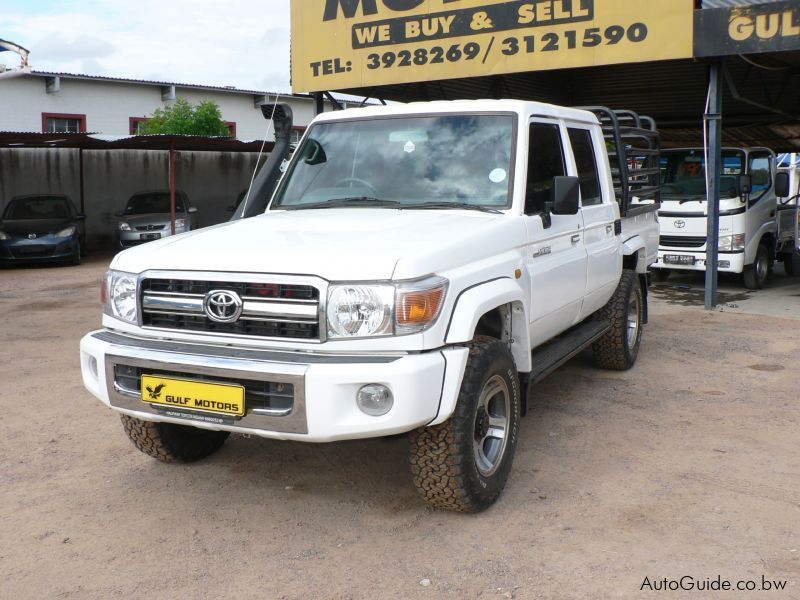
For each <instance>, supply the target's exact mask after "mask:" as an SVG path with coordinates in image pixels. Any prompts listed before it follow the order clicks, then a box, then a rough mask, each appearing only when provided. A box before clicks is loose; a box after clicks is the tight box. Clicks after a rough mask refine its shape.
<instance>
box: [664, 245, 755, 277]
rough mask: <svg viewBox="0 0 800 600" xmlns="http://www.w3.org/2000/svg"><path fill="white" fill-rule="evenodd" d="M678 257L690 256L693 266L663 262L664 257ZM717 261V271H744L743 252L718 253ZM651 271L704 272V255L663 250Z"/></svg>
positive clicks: (678, 250) (676, 250)
mask: <svg viewBox="0 0 800 600" xmlns="http://www.w3.org/2000/svg"><path fill="white" fill-rule="evenodd" d="M667 254H670V255H678V256H691V257H693V258H694V262H693V264H683V265H681V264H673V263H667V262H665V261H664V256H665V255H667ZM717 260H718V261H719V267H718V269H717V270H718V271H720V272H725V273H741V272H743V271H744V252H720V253H719V256H718V258H717ZM650 267H651V268H653V269H674V270H676V271H705V270H706V253H705V251H703V252H691V251H689V250H681V249H678V248H675V249H665V250H659V251H658V260H657V261H656V262H654V263H653V264H652V265H650Z"/></svg>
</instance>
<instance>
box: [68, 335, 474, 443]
mask: <svg viewBox="0 0 800 600" xmlns="http://www.w3.org/2000/svg"><path fill="white" fill-rule="evenodd" d="M467 354H468V350H467V349H466V348H447V349H441V350H435V351H430V352H424V353H419V354H394V355H364V356H357V355H338V356H337V355H332V354H327V355H320V354H310V353H301V352H286V351H267V350H256V349H245V348H239V347H236V348H234V347H230V346H204V345H197V344H185V343H177V342H169V341H163V340H156V339H150V338H138V337H132V336H128V335H121V334H118V333H114V332H111V331H108V330H100V331H95V332H92V333H90V334H87V335H86V336H84V338H83V339H82V340H81V371H82V373H83V382H84V385H85V386H86V388H87V389H88V390H89V391H90V392H91V393H92V394H94V395H95V396H96V397H97V398H99V399H100V400H101V401H102V402H103V403H105V404H106V405H107V406H109V407H111V408H112V409H114V410H117V411H119V412H121V413H125V414H128V415H131V416H134V417H138V418H140V419H144V420H148V421H161V422H168V423H176V424H180V425H192V426H195V427H199V428H203V429H213V430H224V431H232V432H238V433H247V434H252V435H257V436H261V437H267V438H276V439H288V440H297V441H307V442H330V441H335V440H346V439H358V438H368V437H380V436H386V435H394V434H398V433H405V432H407V431H410V430H412V429H414V428H416V427H419V426H422V425H426V424H430V423H432V422H441V421H442V420H444V419H446V418H447V417H449V414H443V412H444V411H452V407H453V406H454V405H455V400H456V397H457V395H458V390H459V387H460V385H461V376H462V374H463V370H464V365H465V364H466V360H467ZM120 369H128V370H129V371H130V370H131V369H135V370H136V371H135V372H136V373H139V372H141V373H148V372H169V373H177V374H179V375H180V376H181V377H183V378H186V379H192V378H193V376H194V377H195V378H202V377H205V378H214V379H215V380H217V381H230V382H232V383H238V382H240V381H243V380H244V381H248V382H270V383H282V384H291V385H292V387H293V390H294V392H293V393H294V402H293V404H292V408H291V411H290V412H288V413H287V414H282V415H277V414H270V411H268V410H266V411H260V410H259V411H257V410H249V409H248V411H247V413H246V414H245V416H244V417H241V418H238V417H237V418H226V419H221V418H220V419H217V418H216V415H213V414H211V415H209V414H202V413H200V412H199V411H195V412H194V413H191V415H186V414H184V415H180V414H176V413H175V412H174V411H169V410H165V409H163V408H160V409H159V408H157V407H155V406H154V405H151V404H148V403H145V402H143V401H142V400H141V398H140V395H139V394H138V393H137V392H136V390H131V389H130V386H126V385H121V384H120V381H118V379H120V380H121V379H122V378H121V377H118V373H119V371H120ZM368 383H380V384H383V385H386V386H388V387H389V388H390V389H391V390H392V393H393V395H394V406H393V407H392V409H391V410H390V411H389V412H388V413H387V414H385V415H383V416H380V417H372V416H368V415H366V414H364V413H363V412H361V411H360V410H359V409H358V406H357V405H356V394H357V392H358V390H359V389H360V388H361V387H362V386H363V385H366V384H368ZM195 419H202V420H195Z"/></svg>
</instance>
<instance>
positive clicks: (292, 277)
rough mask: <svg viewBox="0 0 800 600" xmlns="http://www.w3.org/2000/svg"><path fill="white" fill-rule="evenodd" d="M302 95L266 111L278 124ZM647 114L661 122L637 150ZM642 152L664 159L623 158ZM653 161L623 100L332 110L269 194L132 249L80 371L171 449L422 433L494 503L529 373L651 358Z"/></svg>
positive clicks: (170, 454) (433, 494)
mask: <svg viewBox="0 0 800 600" xmlns="http://www.w3.org/2000/svg"><path fill="white" fill-rule="evenodd" d="M287 111H288V109H285V110H284V109H282V110H280V111H276V112H275V113H274V114H273V115H272V118H273V119H277V120H276V132H277V135H278V137H279V139H280V140H283V138H284V137H286V138H287V139H288V133H287V132H288V131H290V129H291V128H290V124H291V118H290V113H289V112H287ZM287 114H288V116H287ZM598 115H599V117H600V120H598ZM287 120H288V122H287ZM620 120H623V121H625V123H626V128H625V129H624V131H623V128H622V127H621V126H620V123H619V121H620ZM631 132H632V133H633V134H635V138H636V139H638V140H640V141H641V140H645V143H644V145H641V146H640V148H639V149H638V150H636V155H635V156H633V157H631V156H628V155H627V154H625V152H626V151H627V150H628V149H630V148H631V147H632V146H631V144H629V143H627V141H626V140H625V139H623V138H624V134H625V133H631ZM279 145H280V144H279ZM607 146H608V147H611V148H612V149H613V156H612V161H613V163H614V164H615V165H621V168H619V166H617V167H615V168H614V169H613V170H612V167H611V163H610V162H609V156H608V153H607ZM278 154H279V153H277V152H276V156H275V157H274V160H273V159H272V158H271V159H270V160H271V161H273V164H277V163H278V162H279V161H281V160H282V159H283V157H282V156H280V155H278ZM637 161H638V162H639V163H641V165H644V166H646V167H647V168H648V169H649V171H647V172H645V171H644V170H641V171H639V172H638V174H637V173H628V164H629V163H631V164H633V163H636V162H637ZM657 161H658V135H657V132H656V131H655V127H654V125H653V124H652V122H650V121H647V120H646V119H640V118H639V117H638V116H636V115H635V114H633V113H625V114H621V113H619V114H618V113H614V112H613V111H609V110H607V109H594V112H592V111H587V110H577V109H571V108H564V107H558V106H552V105H548V104H540V103H535V102H521V101H510V100H501V101H494V100H492V101H489V100H487V101H455V102H432V103H419V104H409V105H392V106H386V107H370V108H363V109H354V110H347V111H342V112H336V113H326V114H324V115H320V116H319V117H317V118H316V119H315V120H314V121H313V123H312V124H311V126H310V127H309V128H308V130H307V132H306V134H305V136H304V138H303V139H302V141H301V142H300V145H299V146H298V148H297V150H296V151H295V152H294V155H293V156H292V158H291V161H290V163H289V164H288V167H287V168H286V169H285V173H284V174H283V176H282V178H281V180H280V182H279V184H278V185H277V187H276V188H275V190H274V193H272V194H271V195H267V196H264V197H263V198H262V199H261V200H262V201H263V203H264V204H263V206H265V207H266V210H262V209H261V208H258V210H257V211H256V212H259V213H263V214H258V215H257V216H253V217H249V218H241V219H237V220H234V221H232V222H229V223H225V224H222V225H218V226H215V227H210V228H206V229H202V230H198V231H194V232H190V233H186V234H182V235H178V236H175V237H171V238H168V239H164V240H160V241H156V242H152V243H149V244H146V245H143V246H140V247H137V248H133V249H130V250H126V251H124V252H121V253H120V254H118V255H117V256H116V257H115V258H114V260H113V262H112V264H111V266H110V271H109V272H108V274H107V276H106V278H105V283H104V288H103V290H104V291H103V299H104V316H103V328H102V329H101V330H99V331H95V332H92V333H89V334H88V335H86V336H85V337H84V338H83V340H82V341H81V366H82V371H83V379H84V383H85V385H86V387H87V389H88V390H89V391H90V392H91V393H93V394H94V395H95V396H96V397H97V398H99V399H100V400H101V401H102V402H103V403H104V404H106V405H107V406H109V407H110V408H112V409H114V410H115V411H117V412H119V413H121V414H122V421H123V425H124V428H125V431H126V432H127V434H128V436H129V437H130V439H131V440H132V441H133V443H134V444H135V445H136V446H137V447H138V448H139V449H140V450H142V451H143V452H145V453H147V454H149V455H151V456H153V457H155V458H158V459H160V460H163V461H165V462H172V461H191V460H197V459H199V458H202V457H204V456H207V455H209V454H211V453H212V452H214V451H215V450H216V449H218V448H219V447H220V446H221V445H222V443H223V442H224V441H225V438H226V437H227V436H228V435H229V434H230V433H232V432H237V433H247V434H252V435H257V436H263V437H269V438H277V439H287V440H297V441H307V442H329V441H333V440H344V439H355V438H367V437H376V436H387V435H394V434H399V433H410V450H409V452H410V456H411V465H412V473H413V478H414V482H415V485H416V486H417V488H418V489H419V491H420V493H421V494H422V496H423V497H424V498H425V499H426V500H427V501H428V502H429V503H431V504H432V505H433V506H436V507H440V508H448V509H454V510H461V511H477V510H482V509H484V508H486V507H487V506H489V505H490V504H491V503H492V502H494V501H495V499H496V498H497V497H498V495H499V494H500V491H501V490H502V488H503V486H504V485H505V482H506V479H507V477H508V473H509V470H510V468H511V461H512V459H513V454H514V448H515V445H516V442H517V432H518V428H519V422H520V417H521V416H522V414H524V412H525V408H526V402H527V400H528V394H526V390H530V389H532V384H534V383H536V382H537V381H539V380H541V379H542V378H543V377H544V376H546V375H547V374H548V373H549V372H551V371H552V370H553V369H555V368H557V367H558V366H559V365H560V364H562V363H563V362H565V361H566V360H568V359H569V358H570V357H571V356H574V355H575V354H576V353H577V352H579V351H581V350H583V349H584V348H592V349H593V351H594V355H595V358H596V361H597V363H598V364H599V365H600V366H601V367H605V368H611V369H627V368H630V367H631V366H633V364H634V362H635V360H636V356H637V354H638V350H639V344H640V340H641V335H642V330H643V326H644V324H645V322H646V318H647V304H646V302H647V267H648V265H650V264H651V263H652V262H653V261H654V260H655V259H656V252H657V235H658V229H657V223H656V217H655V215H656V210H657V208H658V180H657V176H658V162H657ZM268 165H269V163H268ZM264 168H265V169H266V168H267V167H266V166H265V167H264ZM647 173H649V175H647ZM270 176H271V175H269V174H268V175H265V176H264V177H265V180H266V179H267V178H268V177H270ZM653 182H654V184H653ZM255 196H258V194H255ZM634 196H635V199H634ZM255 201H256V202H258V201H259V198H258V197H256V198H255ZM243 204H246V202H245V203H243ZM247 211H248V207H247V206H243V207H241V208H240V212H239V215H240V216H244V217H247V215H248V212H247Z"/></svg>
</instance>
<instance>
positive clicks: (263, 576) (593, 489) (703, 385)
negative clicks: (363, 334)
mask: <svg viewBox="0 0 800 600" xmlns="http://www.w3.org/2000/svg"><path fill="white" fill-rule="evenodd" d="M106 264H107V260H105V261H104V260H102V259H94V260H91V261H90V262H89V263H87V264H84V265H83V266H82V267H79V268H76V267H60V268H36V269H11V270H3V271H0V315H2V316H1V317H0V357H2V360H0V401H2V407H3V411H4V414H5V417H4V418H3V419H2V425H0V540H1V541H0V596H2V597H3V598H15V599H23V598H111V597H134V598H165V599H166V598H169V599H173V598H221V597H238V598H249V597H260V598H416V597H419V598H440V597H441V598H512V597H513V598H576V599H577V598H580V599H584V598H634V597H647V596H654V595H655V596H659V594H655V593H654V592H651V591H649V588H647V587H645V590H644V591H640V590H641V588H642V585H643V583H644V582H645V577H648V578H649V581H650V582H651V585H653V584H652V582H655V581H660V580H662V579H664V578H667V579H670V580H672V579H679V578H680V577H682V576H686V575H688V576H692V577H694V578H695V579H696V580H705V579H706V578H709V579H716V577H717V576H718V575H721V576H722V578H723V579H729V580H731V581H734V582H735V581H737V580H754V581H757V582H758V584H759V585H761V581H762V579H761V578H762V576H764V577H766V578H767V579H771V580H786V581H788V583H787V587H786V589H785V590H784V591H782V592H775V591H773V592H771V593H767V592H763V593H761V594H760V596H763V597H767V598H768V597H774V598H800V452H798V448H799V447H800V402H798V400H800V394H798V387H800V386H799V385H798V384H800V381H799V380H798V378H797V375H796V371H795V368H794V366H795V364H796V363H797V360H798V357H800V286H798V289H797V291H796V292H795V293H792V294H789V293H787V299H788V300H787V301H789V302H792V301H793V302H795V305H794V308H793V309H792V310H788V311H786V315H787V316H786V317H780V316H759V315H753V314H735V313H733V312H731V311H728V310H723V311H722V312H711V313H707V312H704V311H703V310H702V309H701V308H699V307H696V306H686V304H690V303H687V302H685V301H681V302H674V301H672V300H670V294H669V293H668V291H665V289H666V288H665V289H662V290H660V291H659V293H656V294H654V295H653V304H652V307H651V313H652V314H651V318H652V320H651V323H650V325H648V327H647V329H646V331H645V336H644V341H643V345H642V349H641V352H640V355H639V361H638V363H637V365H636V367H635V368H634V369H633V370H631V371H629V372H625V373H616V372H607V371H600V370H597V369H595V368H594V367H593V366H592V364H591V361H590V359H589V357H587V356H580V357H578V358H576V359H575V360H573V361H572V362H570V363H569V364H568V365H566V366H565V367H564V368H562V369H561V370H560V371H558V372H556V373H555V374H554V375H553V376H551V377H550V378H549V379H548V380H547V381H546V382H545V383H544V384H541V385H539V386H538V388H537V390H536V398H537V400H536V404H535V406H534V407H533V409H532V411H531V414H529V416H528V417H526V418H525V419H524V420H523V423H522V430H521V439H520V442H519V447H518V451H517V455H516V460H515V462H514V469H513V471H512V474H511V478H510V480H509V483H508V486H507V488H506V490H505V492H504V494H503V495H502V496H501V498H500V500H499V501H498V503H497V504H496V505H495V506H494V507H493V508H491V509H490V510H489V511H487V512H486V513H483V514H480V515H460V514H449V513H442V512H436V511H432V510H430V509H428V508H426V507H425V505H424V504H423V503H422V502H421V501H420V500H419V499H418V498H417V496H416V493H415V491H414V490H413V488H412V485H411V482H410V476H409V473H408V467H407V463H406V440H405V438H403V437H398V438H392V439H388V440H373V441H357V442H346V443H337V444H331V445H306V444H300V443H289V442H277V441H267V440H261V439H245V438H244V437H241V436H235V437H232V438H231V439H230V440H229V441H228V443H227V444H226V445H225V446H224V448H223V449H222V451H220V452H219V453H218V454H216V455H214V456H212V457H211V458H209V459H206V460H204V461H201V462H200V463H197V464H194V465H190V466H172V465H164V464H161V463H158V462H156V461H154V460H152V459H150V458H148V457H147V456H145V455H144V454H141V453H139V452H138V451H137V450H135V448H134V447H133V445H132V444H131V443H130V442H129V441H128V439H127V438H126V437H125V434H124V433H123V431H122V427H121V424H120V422H119V418H118V417H117V416H116V414H114V413H113V412H111V411H110V410H108V409H106V408H105V407H103V405H102V404H101V403H100V402H99V401H97V400H96V399H94V398H93V397H92V396H91V395H90V394H89V393H88V392H86V391H85V390H84V388H83V386H82V383H81V379H80V370H79V365H78V340H79V339H80V337H81V336H82V335H83V334H84V333H86V332H87V331H89V330H91V329H93V328H96V327H97V326H98V325H99V322H100V311H99V305H98V302H99V300H98V282H99V279H100V276H101V274H102V273H103V271H104V269H105V265H106ZM784 292H785V290H784ZM762 293H764V294H766V293H768V292H762ZM785 293H786V292H785ZM700 298H701V299H702V296H700ZM683 300H685V298H683ZM684 594H685V593H684ZM660 595H661V596H666V597H670V596H673V595H681V593H680V592H673V593H672V594H669V593H668V594H660ZM729 595H731V594H729ZM746 595H748V594H746V593H745V592H742V593H740V594H733V596H734V597H737V596H746ZM690 597H700V598H703V597H709V594H708V593H702V592H701V593H698V592H695V593H694V594H690Z"/></svg>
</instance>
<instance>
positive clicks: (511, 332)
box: [445, 278, 531, 372]
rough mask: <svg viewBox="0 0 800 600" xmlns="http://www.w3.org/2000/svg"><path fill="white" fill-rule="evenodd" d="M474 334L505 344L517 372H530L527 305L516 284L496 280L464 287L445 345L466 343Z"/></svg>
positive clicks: (510, 281)
mask: <svg viewBox="0 0 800 600" xmlns="http://www.w3.org/2000/svg"><path fill="white" fill-rule="evenodd" d="M476 335H490V336H492V337H496V338H497V339H500V340H503V341H505V342H507V343H508V345H509V347H510V348H511V353H512V355H513V356H514V362H515V363H516V366H517V370H518V371H521V372H528V371H530V370H531V350H530V335H529V330H528V302H527V300H526V299H525V295H524V294H523V291H522V289H521V288H520V286H519V284H518V283H517V282H516V281H514V280H512V279H509V278H502V279H496V280H494V281H490V282H486V283H483V284H480V285H478V286H475V287H472V288H468V289H467V290H465V291H463V292H462V293H461V294H460V295H459V297H458V299H457V300H456V303H455V306H454V307H453V311H452V314H451V317H450V323H449V325H448V328H447V333H446V335H445V343H447V344H461V343H468V342H471V341H472V339H473V338H474V337H475V336H476Z"/></svg>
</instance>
